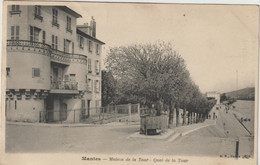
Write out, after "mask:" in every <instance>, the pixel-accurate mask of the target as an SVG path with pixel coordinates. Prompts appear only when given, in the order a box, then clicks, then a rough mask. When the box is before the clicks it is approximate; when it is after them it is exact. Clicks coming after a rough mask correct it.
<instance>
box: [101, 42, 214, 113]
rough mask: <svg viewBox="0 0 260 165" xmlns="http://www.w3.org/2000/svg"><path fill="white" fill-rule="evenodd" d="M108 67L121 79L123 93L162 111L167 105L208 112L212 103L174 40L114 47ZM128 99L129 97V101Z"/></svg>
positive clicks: (122, 95) (120, 86)
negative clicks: (174, 46)
mask: <svg viewBox="0 0 260 165" xmlns="http://www.w3.org/2000/svg"><path fill="white" fill-rule="evenodd" d="M106 64H107V69H108V70H109V71H110V72H111V73H112V74H113V76H114V77H115V79H116V80H117V89H118V91H119V97H121V98H125V99H126V100H127V98H129V100H131V99H132V100H131V101H136V102H139V103H141V104H143V105H145V106H147V107H151V106H152V104H154V105H155V107H156V109H157V111H158V114H160V111H162V110H163V109H164V107H165V106H168V107H170V108H169V111H170V116H171V113H173V108H174V107H176V108H184V109H188V110H190V111H194V112H198V113H207V112H208V111H209V110H208V108H209V103H208V102H207V99H206V97H205V96H204V95H203V94H202V93H201V92H200V91H199V88H198V86H196V85H195V83H194V82H193V81H192V79H191V77H190V74H189V71H188V70H187V69H186V64H185V61H184V59H183V58H182V57H181V56H180V55H179V54H178V53H177V52H176V51H175V50H174V49H173V46H172V44H171V43H165V42H157V43H153V44H134V45H130V46H120V47H114V48H111V49H110V51H109V53H108V56H107V60H106ZM126 100H125V101H126Z"/></svg>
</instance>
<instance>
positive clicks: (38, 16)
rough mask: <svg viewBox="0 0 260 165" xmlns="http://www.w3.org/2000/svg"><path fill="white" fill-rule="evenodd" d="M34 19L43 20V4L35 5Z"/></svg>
mask: <svg viewBox="0 0 260 165" xmlns="http://www.w3.org/2000/svg"><path fill="white" fill-rule="evenodd" d="M34 19H39V20H41V21H42V20H43V18H42V16H41V6H37V5H36V6H35V7H34Z"/></svg>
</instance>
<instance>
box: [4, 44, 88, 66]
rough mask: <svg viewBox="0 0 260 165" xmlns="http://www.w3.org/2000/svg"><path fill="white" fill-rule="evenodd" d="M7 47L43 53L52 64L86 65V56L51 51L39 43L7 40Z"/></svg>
mask: <svg viewBox="0 0 260 165" xmlns="http://www.w3.org/2000/svg"><path fill="white" fill-rule="evenodd" d="M7 47H8V48H10V49H12V50H14V49H17V50H18V49H19V50H27V51H38V52H43V53H45V54H47V55H48V56H50V57H51V60H53V61H54V62H61V63H63V64H64V63H65V64H69V63H70V62H79V63H83V64H87V56H84V55H81V54H71V53H66V52H62V51H59V50H55V49H52V48H51V46H50V45H48V44H44V43H41V42H35V41H28V40H7Z"/></svg>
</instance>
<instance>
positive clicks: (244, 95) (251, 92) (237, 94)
mask: <svg viewBox="0 0 260 165" xmlns="http://www.w3.org/2000/svg"><path fill="white" fill-rule="evenodd" d="M226 96H227V97H230V98H237V99H239V100H254V98H255V88H254V87H249V88H244V89H240V90H237V91H232V92H227V93H226Z"/></svg>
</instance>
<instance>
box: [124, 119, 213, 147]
mask: <svg viewBox="0 0 260 165" xmlns="http://www.w3.org/2000/svg"><path fill="white" fill-rule="evenodd" d="M215 124H216V120H210V119H207V120H205V121H204V122H203V123H196V124H191V125H185V126H179V127H175V128H172V129H168V130H167V131H166V132H165V133H162V134H160V135H153V136H151V135H148V136H145V135H143V134H140V133H139V131H138V132H135V133H134V134H132V135H130V136H129V137H128V138H129V139H134V138H136V139H139V138H140V139H152V140H164V141H165V140H166V141H168V142H169V141H174V140H176V139H177V138H179V137H181V136H186V135H188V134H190V133H192V132H194V131H197V130H199V129H202V128H205V127H208V126H211V125H215Z"/></svg>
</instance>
